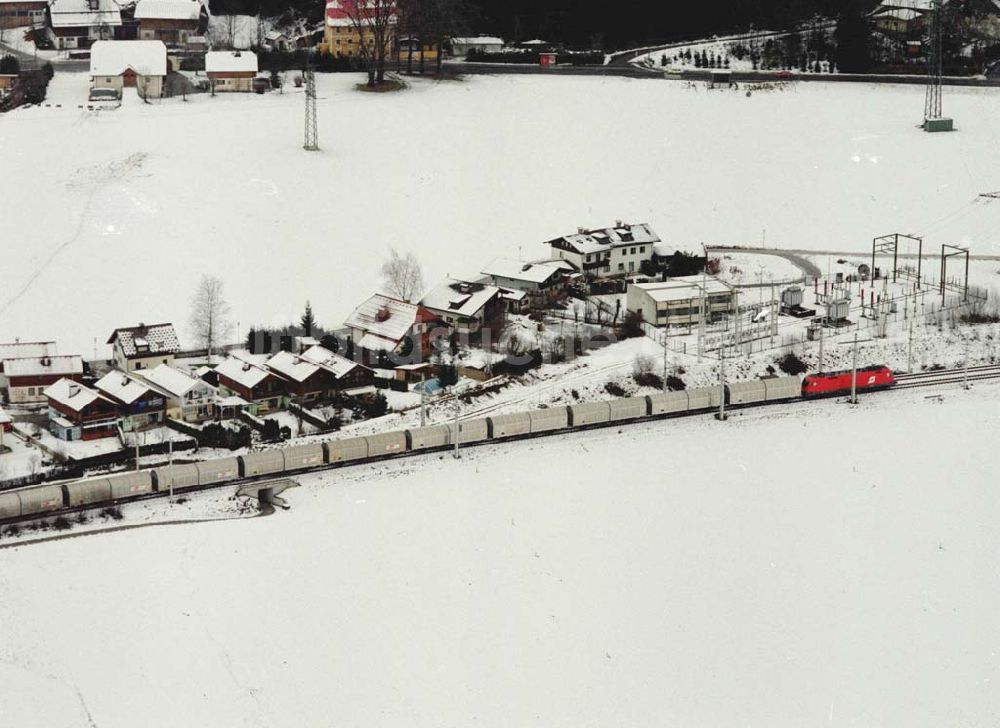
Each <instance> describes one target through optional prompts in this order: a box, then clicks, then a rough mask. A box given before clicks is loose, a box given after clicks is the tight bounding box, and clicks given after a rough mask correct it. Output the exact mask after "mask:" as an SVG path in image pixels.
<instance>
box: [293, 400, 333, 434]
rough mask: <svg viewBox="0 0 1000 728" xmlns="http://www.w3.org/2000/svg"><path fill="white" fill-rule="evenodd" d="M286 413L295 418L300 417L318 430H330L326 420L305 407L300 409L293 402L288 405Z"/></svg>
mask: <svg viewBox="0 0 1000 728" xmlns="http://www.w3.org/2000/svg"><path fill="white" fill-rule="evenodd" d="M288 411H289V412H291V413H292V414H293V415H295V416H296V417H301V418H302V419H303V420H305V421H306V422H308V423H309V424H310V425H312V426H313V427H318V428H319V429H320V430H329V429H331V427H330V423H329V422H327V420H326V419H324V418H323V417H320V416H319V415H318V414H316V413H315V412H313V411H312V410H307V409H306V408H305V407H301V406H299V405H297V404H295V403H294V402H289V403H288Z"/></svg>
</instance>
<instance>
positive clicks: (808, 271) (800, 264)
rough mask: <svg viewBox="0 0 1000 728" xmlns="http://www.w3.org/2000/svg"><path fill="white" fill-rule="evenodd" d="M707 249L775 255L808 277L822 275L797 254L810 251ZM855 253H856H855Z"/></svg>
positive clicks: (714, 247)
mask: <svg viewBox="0 0 1000 728" xmlns="http://www.w3.org/2000/svg"><path fill="white" fill-rule="evenodd" d="M709 250H713V251H714V250H719V251H722V252H725V253H756V254H758V255H776V256H778V257H779V258H784V259H785V260H787V261H788V262H789V263H791V264H792V265H794V266H796V267H797V268H798V269H799V270H801V271H802V272H803V273H804V274H805V275H806V276H808V277H810V278H819V277H821V276H822V275H823V271H821V270H820V269H819V267H818V266H817V265H816V264H815V263H813V262H812V261H811V260H809V259H808V258H804V257H802V256H801V255H798V254H797V253H798V252H803V253H804V252H811V251H792V250H780V249H777V248H737V247H728V248H727V247H724V246H718V245H713V246H712V247H711V248H709ZM855 255H856V254H855Z"/></svg>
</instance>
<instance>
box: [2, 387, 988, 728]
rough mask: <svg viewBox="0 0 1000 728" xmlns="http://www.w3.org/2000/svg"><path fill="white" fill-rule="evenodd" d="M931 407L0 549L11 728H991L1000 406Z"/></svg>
mask: <svg viewBox="0 0 1000 728" xmlns="http://www.w3.org/2000/svg"><path fill="white" fill-rule="evenodd" d="M943 394H944V401H943V403H938V402H936V401H925V400H924V397H923V395H924V393H923V392H920V391H916V392H894V393H891V394H887V395H880V396H878V397H877V398H876V397H871V398H867V399H865V400H863V402H862V404H861V405H860V406H859V407H857V408H855V409H852V408H850V407H849V406H847V405H845V404H841V403H838V402H833V401H826V402H822V403H818V404H797V405H789V406H787V407H786V408H783V409H781V410H778V411H775V410H768V411H767V412H766V413H764V412H760V413H754V412H745V413H739V414H734V415H733V416H732V417H731V419H730V420H729V421H728V422H727V423H725V424H720V423H718V422H716V421H715V420H713V419H712V418H711V417H707V416H706V417H700V418H696V419H686V420H673V421H668V422H662V423H656V424H650V425H644V426H639V427H630V428H623V429H622V430H621V432H619V431H617V430H614V429H609V430H601V431H595V432H590V433H582V434H576V435H573V436H569V437H565V438H558V439H551V438H550V439H545V440H535V441H529V442H526V443H518V444H511V445H507V446H501V447H490V448H480V449H468V450H466V451H465V452H464V457H463V460H462V461H460V462H456V461H454V460H452V459H451V458H450V457H447V456H438V455H433V456H428V457H425V458H422V459H406V460H397V461H390V462H388V463H384V464H380V465H376V466H367V467H362V468H353V469H341V470H337V471H334V472H332V473H329V474H323V475H317V476H310V477H308V478H303V479H302V485H303V487H301V488H298V489H294V490H292V491H288V492H287V493H286V494H285V495H286V497H287V498H288V500H289V501H290V502H291V503H292V505H293V508H292V510H291V511H289V512H279V513H277V514H275V515H273V516H270V517H267V518H258V519H251V520H239V519H237V520H232V521H228V522H224V523H209V524H192V525H179V526H170V527H163V528H154V529H148V528H146V529H139V530H134V531H123V532H118V533H110V534H105V535H90V536H83V537H79V538H72V539H69V540H65V541H55V542H50V543H43V544H36V545H31V546H22V547H16V548H9V549H4V548H0V594H2V598H0V682H2V684H3V685H4V690H3V698H2V699H0V722H2V724H3V725H10V726H46V727H47V728H48V727H50V726H60V727H66V728H71V727H75V726H81V727H86V726H94V725H98V726H101V727H102V728H115V727H116V726H123V727H124V726H128V727H131V726H135V725H144V726H151V727H153V726H177V725H184V726H269V727H271V728H277V727H280V726H295V727H299V726H317V725H324V726H325V725H357V726H371V727H375V726H400V725H406V726H414V727H416V726H435V727H444V726H469V725H482V726H498V727H503V728H507V727H508V726H527V725H537V726H580V725H602V726H609V725H628V726H664V725H682V726H711V727H712V728H720V727H724V726H762V727H764V726H766V727H767V728H772V727H773V726H806V725H809V726H812V725H824V726H871V725H887V726H903V725H905V726H910V727H912V728H919V727H921V726H927V727H933V728H937V727H938V726H942V725H962V726H970V727H980V726H981V727H984V728H985V727H986V726H992V725H994V724H995V720H996V716H997V715H998V714H1000V692H998V691H997V690H996V684H997V681H998V680H1000V667H998V662H997V658H996V651H997V644H998V641H1000V622H998V620H997V616H996V603H997V599H998V598H1000V577H998V572H997V569H996V553H997V550H998V548H1000V537H998V531H997V529H996V527H995V523H996V521H997V519H998V517H1000V495H998V491H997V489H996V488H995V487H994V486H995V477H994V474H995V473H996V471H997V469H998V468H1000V455H998V451H997V448H996V447H995V442H994V441H995V433H996V431H997V428H998V426H1000V414H998V413H1000V387H998V386H995V385H994V386H982V387H977V388H976V390H974V391H973V392H969V393H966V392H963V391H962V390H960V389H954V390H949V391H946V392H944V393H943ZM817 412H818V413H820V414H821V415H822V416H816V414H817ZM940 432H947V433H948V434H949V437H948V439H947V441H942V440H941V439H939V438H938V437H937V436H936V435H935V433H940ZM915 443H921V444H923V445H925V446H921V447H914V444H915ZM219 497H224V496H221V495H220V496H219ZM189 506H190V504H189ZM206 508H207V510H209V511H210V512H212V513H217V512H218V509H212V508H209V507H208V506H206ZM223 512H224V509H223ZM144 519H145V515H144V514H143V513H142V512H139V513H135V512H133V509H131V508H127V509H126V510H125V519H124V520H123V521H121V522H120V524H128V523H131V522H143V521H144ZM5 543H11V541H8V540H6V539H5V540H3V541H0V546H2V545H3V544H5ZM40 575H44V578H42V576H40Z"/></svg>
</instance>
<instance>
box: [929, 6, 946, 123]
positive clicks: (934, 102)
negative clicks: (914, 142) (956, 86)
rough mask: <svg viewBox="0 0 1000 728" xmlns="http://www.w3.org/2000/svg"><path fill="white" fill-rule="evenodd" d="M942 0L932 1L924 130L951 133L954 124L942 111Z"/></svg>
mask: <svg viewBox="0 0 1000 728" xmlns="http://www.w3.org/2000/svg"><path fill="white" fill-rule="evenodd" d="M941 32H942V30H941V0H931V27H930V33H929V35H928V39H927V41H928V42H927V94H926V96H925V97H924V130H925V131H951V130H952V128H953V122H952V120H951V119H949V118H946V117H945V116H944V114H943V113H942V111H941V77H942V76H943V75H944V74H943V70H942V69H943V62H944V59H943V54H942V51H941Z"/></svg>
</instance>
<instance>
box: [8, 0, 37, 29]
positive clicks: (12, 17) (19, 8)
mask: <svg viewBox="0 0 1000 728" xmlns="http://www.w3.org/2000/svg"><path fill="white" fill-rule="evenodd" d="M48 7H49V4H48V2H47V0H0V28H24V27H26V26H29V25H31V26H35V25H43V24H44V23H45V11H46V10H48Z"/></svg>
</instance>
